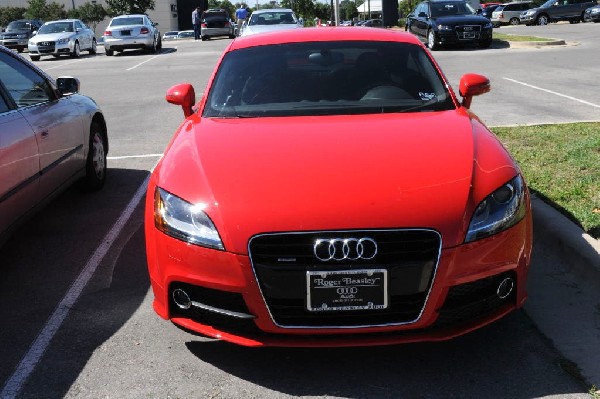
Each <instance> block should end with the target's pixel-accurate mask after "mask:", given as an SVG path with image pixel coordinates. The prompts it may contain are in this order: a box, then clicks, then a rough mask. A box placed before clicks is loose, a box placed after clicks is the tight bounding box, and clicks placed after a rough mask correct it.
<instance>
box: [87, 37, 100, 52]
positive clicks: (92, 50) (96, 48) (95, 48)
mask: <svg viewBox="0 0 600 399" xmlns="http://www.w3.org/2000/svg"><path fill="white" fill-rule="evenodd" d="M89 51H90V54H96V52H97V51H98V43H96V39H94V40H92V47H91V48H90V50H89Z"/></svg>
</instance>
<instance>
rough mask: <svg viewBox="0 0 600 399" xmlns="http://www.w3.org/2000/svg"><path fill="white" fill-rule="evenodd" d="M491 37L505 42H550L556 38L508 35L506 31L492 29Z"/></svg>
mask: <svg viewBox="0 0 600 399" xmlns="http://www.w3.org/2000/svg"><path fill="white" fill-rule="evenodd" d="M493 38H494V39H496V40H503V41H506V42H552V41H554V40H556V39H548V38H545V37H537V36H521V35H510V34H506V33H497V32H496V31H494V33H493Z"/></svg>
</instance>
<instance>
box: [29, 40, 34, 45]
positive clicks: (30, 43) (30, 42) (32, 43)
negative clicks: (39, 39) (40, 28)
mask: <svg viewBox="0 0 600 399" xmlns="http://www.w3.org/2000/svg"><path fill="white" fill-rule="evenodd" d="M27 44H29V45H30V46H35V42H33V41H31V40H30V41H29V42H28V43H27Z"/></svg>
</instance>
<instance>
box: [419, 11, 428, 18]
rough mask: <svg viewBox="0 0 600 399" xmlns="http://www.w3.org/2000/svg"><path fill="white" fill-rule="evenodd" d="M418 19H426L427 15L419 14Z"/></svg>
mask: <svg viewBox="0 0 600 399" xmlns="http://www.w3.org/2000/svg"><path fill="white" fill-rule="evenodd" d="M419 18H427V14H426V13H424V12H420V13H419Z"/></svg>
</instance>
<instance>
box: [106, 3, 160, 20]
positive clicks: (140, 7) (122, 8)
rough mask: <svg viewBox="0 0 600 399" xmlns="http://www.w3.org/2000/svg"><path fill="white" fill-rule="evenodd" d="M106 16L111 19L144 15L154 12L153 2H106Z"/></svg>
mask: <svg viewBox="0 0 600 399" xmlns="http://www.w3.org/2000/svg"><path fill="white" fill-rule="evenodd" d="M106 5H107V6H108V10H107V12H108V15H109V16H111V17H114V16H117V15H122V14H145V13H146V11H148V10H154V5H155V2H154V0H106Z"/></svg>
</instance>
